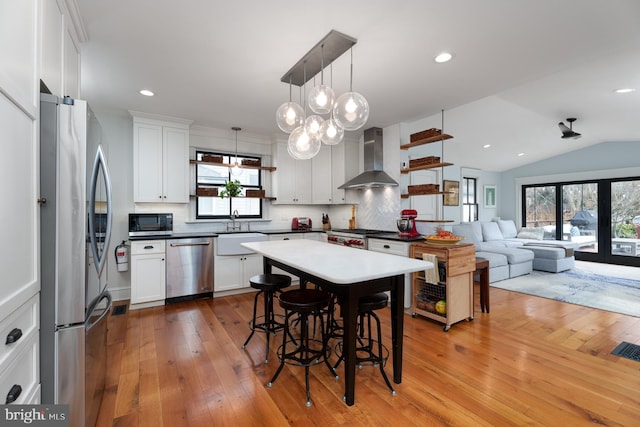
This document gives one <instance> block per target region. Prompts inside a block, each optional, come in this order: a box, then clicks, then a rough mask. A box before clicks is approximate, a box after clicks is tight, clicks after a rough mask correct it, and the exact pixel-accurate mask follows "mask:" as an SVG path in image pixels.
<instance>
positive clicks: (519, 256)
mask: <svg viewBox="0 0 640 427" xmlns="http://www.w3.org/2000/svg"><path fill="white" fill-rule="evenodd" d="M486 250H487V249H486V246H485V247H484V248H483V251H486ZM489 250H490V251H491V252H494V253H497V254H501V255H505V256H506V257H507V261H508V262H509V265H513V264H520V263H523V262H531V261H533V252H532V251H529V250H526V249H518V248H500V247H498V246H494V247H492V248H490V249H489Z"/></svg>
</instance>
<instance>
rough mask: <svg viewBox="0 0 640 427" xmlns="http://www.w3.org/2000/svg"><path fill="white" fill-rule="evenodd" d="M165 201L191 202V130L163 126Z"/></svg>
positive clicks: (163, 198)
mask: <svg viewBox="0 0 640 427" xmlns="http://www.w3.org/2000/svg"><path fill="white" fill-rule="evenodd" d="M162 139H163V147H164V151H163V160H162V165H163V178H162V188H163V197H162V200H163V201H164V202H171V203H189V131H188V130H186V129H178V128H172V127H163V128H162Z"/></svg>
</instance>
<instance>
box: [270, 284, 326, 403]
mask: <svg viewBox="0 0 640 427" xmlns="http://www.w3.org/2000/svg"><path fill="white" fill-rule="evenodd" d="M330 299H331V296H330V295H329V293H327V292H325V291H322V290H319V289H294V290H291V291H287V292H283V293H281V294H280V295H279V297H278V300H279V301H280V307H282V308H284V310H285V317H284V328H285V330H284V332H283V334H282V346H280V348H278V351H277V353H278V357H279V358H280V366H279V367H278V370H277V371H276V373H275V374H274V375H273V378H271V381H269V382H268V383H267V387H272V386H273V383H274V382H275V380H276V378H278V375H279V374H280V372H281V371H282V368H283V367H284V364H285V363H289V364H292V365H296V366H304V369H305V373H304V377H305V385H306V392H307V402H306V405H307V406H311V394H310V393H309V367H310V366H311V365H316V364H318V363H320V362H321V361H324V363H325V364H326V365H327V367H328V368H329V372H330V373H331V375H332V376H333V377H334V378H337V375H336V373H335V370H334V369H333V367H332V366H331V364H330V363H329V360H328V355H327V347H328V346H327V333H326V329H325V325H324V318H323V316H322V309H323V308H325V307H327V306H328V305H329V300H330ZM294 316H297V317H296V318H295V319H294V320H295V321H297V322H299V324H300V339H299V340H298V341H296V340H294V339H293V336H292V335H291V333H290V331H289V322H290V321H291V320H292V318H293V317H294ZM309 316H314V317H316V316H317V317H318V318H319V319H320V331H321V332H320V339H319V340H318V339H317V338H315V336H314V334H313V333H310V325H309ZM314 320H315V319H314ZM287 337H291V340H287ZM287 344H288V347H289V348H287Z"/></svg>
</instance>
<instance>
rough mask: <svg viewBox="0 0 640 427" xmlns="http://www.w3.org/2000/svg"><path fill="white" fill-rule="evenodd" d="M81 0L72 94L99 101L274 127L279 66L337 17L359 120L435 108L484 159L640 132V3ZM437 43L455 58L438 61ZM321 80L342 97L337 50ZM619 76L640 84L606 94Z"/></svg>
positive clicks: (198, 119)
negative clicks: (358, 98)
mask: <svg viewBox="0 0 640 427" xmlns="http://www.w3.org/2000/svg"><path fill="white" fill-rule="evenodd" d="M76 2H77V4H78V6H79V10H80V13H81V17H82V23H83V25H84V30H85V31H86V35H87V40H85V41H84V42H82V43H81V44H80V48H81V52H82V70H81V73H82V97H83V98H85V99H87V100H88V101H89V102H90V103H91V104H92V105H93V108H94V109H95V110H96V111H98V112H100V111H125V110H137V111H144V112H148V113H154V114H160V115H167V116H174V117H180V118H187V119H191V120H194V124H196V125H202V126H211V127H216V128H222V129H229V132H230V133H231V132H232V131H231V130H230V128H231V126H240V127H242V128H243V132H244V131H246V132H250V133H253V134H259V135H266V136H271V135H283V134H282V132H281V131H280V130H279V129H278V128H277V126H276V124H275V111H276V109H277V108H278V106H279V105H280V104H281V103H283V102H285V101H287V100H288V98H289V87H288V85H287V84H284V83H282V82H280V78H281V77H282V76H283V75H284V74H285V73H286V72H287V70H289V68H290V67H292V66H293V65H294V64H295V63H296V62H297V61H298V60H299V59H300V58H301V57H302V56H303V55H304V54H305V53H306V52H307V51H308V50H309V49H311V48H312V47H313V46H314V45H315V44H316V43H317V42H318V41H319V40H320V39H322V37H324V36H325V35H326V34H327V33H328V32H329V31H330V30H331V29H335V30H338V31H340V32H342V33H345V34H347V35H349V36H351V37H354V38H356V39H357V40H358V42H357V44H356V45H355V46H354V48H353V63H354V66H353V89H354V90H355V91H358V92H360V93H362V94H363V95H364V96H365V97H366V98H367V100H368V102H369V104H370V108H371V115H370V117H369V120H368V122H367V124H366V125H365V128H366V127H371V126H378V127H386V126H389V125H392V124H395V123H411V122H413V121H415V120H417V119H420V118H424V117H429V116H432V115H433V116H438V115H439V114H440V111H441V110H445V111H447V112H450V113H451V114H449V115H448V116H447V128H446V129H445V130H447V131H448V132H450V133H452V134H454V135H455V142H456V147H455V151H457V152H458V153H459V155H464V156H467V157H468V161H466V162H465V163H467V164H468V165H473V166H475V167H478V168H482V169H488V170H495V171H500V170H506V169H510V168H512V167H516V166H518V165H521V164H524V163H528V162H532V161H536V160H540V159H543V158H546V157H549V156H553V155H557V154H559V153H563V152H567V151H571V150H574V149H579V148H582V147H586V146H589V145H593V144H597V143H601V142H606V141H630V142H632V141H634V142H637V141H640V126H639V125H638V123H640V121H639V120H638V112H639V111H640V2H638V1H637V0H609V1H606V2H605V1H601V0H561V1H558V0H538V1H514V0H483V1H477V0H449V1H435V0H402V1H390V0H366V1H365V0H350V1H344V0H325V1H323V2H316V3H311V2H291V1H283V0H271V1H258V0H242V1H233V2H231V1H225V2H223V1H219V0H185V1H181V2H176V1H168V0H136V1H130V0H110V1H108V2H105V1H97V0H76ZM445 50H446V51H450V52H453V53H454V58H453V60H452V61H450V62H448V63H445V64H437V63H435V62H434V60H433V58H434V56H435V55H436V54H438V53H439V52H441V51H445ZM312 82H313V80H312V81H311V82H310V84H311V83H312ZM325 82H329V83H331V84H332V86H333V87H334V89H335V90H336V92H337V93H338V94H340V93H342V92H345V91H346V90H347V89H348V86H349V54H348V53H347V54H345V55H343V56H342V57H340V58H338V59H337V60H336V61H335V62H334V63H333V66H332V67H331V68H329V69H327V71H325ZM625 87H631V88H635V89H637V90H636V91H635V92H631V93H627V94H616V93H614V90H615V89H619V88H625ZM141 89H150V90H152V91H154V92H155V93H156V95H155V96H154V97H144V96H141V95H140V94H139V93H138V91H139V90H141ZM294 89H295V90H294V98H297V97H298V96H299V91H298V90H297V88H295V87H294ZM308 90H310V86H308ZM567 117H577V118H578V121H577V122H575V123H574V130H576V131H578V132H580V133H582V135H583V137H582V138H581V139H578V140H562V139H560V136H561V132H560V129H559V128H558V126H557V124H558V122H559V121H565V120H566V118H567ZM565 123H566V121H565ZM456 132H457V133H456ZM352 136H357V133H356V134H353V135H352ZM483 144H492V149H491V150H483V149H482V148H481V147H482V145H483ZM519 152H524V153H526V155H525V156H522V157H517V156H516V154H517V153H519Z"/></svg>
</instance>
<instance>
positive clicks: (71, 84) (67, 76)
mask: <svg viewBox="0 0 640 427" xmlns="http://www.w3.org/2000/svg"><path fill="white" fill-rule="evenodd" d="M63 76H64V87H63V91H64V92H63V94H64V95H65V96H70V97H72V98H80V84H79V83H80V53H79V50H78V47H77V46H76V43H75V42H74V41H73V38H72V37H71V33H70V32H69V30H68V29H66V30H65V32H64V71H63Z"/></svg>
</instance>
